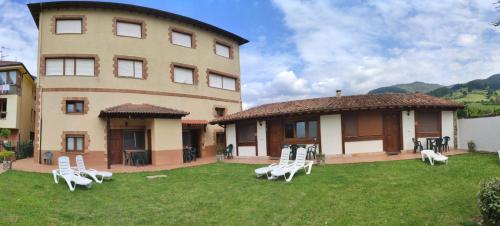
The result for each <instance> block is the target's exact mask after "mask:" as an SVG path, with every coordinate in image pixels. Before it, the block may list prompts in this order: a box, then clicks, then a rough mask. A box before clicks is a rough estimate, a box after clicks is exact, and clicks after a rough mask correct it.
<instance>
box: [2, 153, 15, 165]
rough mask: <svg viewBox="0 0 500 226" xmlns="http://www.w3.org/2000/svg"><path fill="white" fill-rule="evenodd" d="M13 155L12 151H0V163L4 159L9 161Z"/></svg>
mask: <svg viewBox="0 0 500 226" xmlns="http://www.w3.org/2000/svg"><path fill="white" fill-rule="evenodd" d="M14 155H15V153H14V152H13V151H0V161H2V162H3V160H5V159H10V158H12V157H14Z"/></svg>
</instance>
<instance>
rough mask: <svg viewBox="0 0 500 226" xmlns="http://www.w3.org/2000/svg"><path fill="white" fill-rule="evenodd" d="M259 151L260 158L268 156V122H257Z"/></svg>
mask: <svg viewBox="0 0 500 226" xmlns="http://www.w3.org/2000/svg"><path fill="white" fill-rule="evenodd" d="M257 151H258V154H259V156H267V133H266V121H260V123H259V121H257Z"/></svg>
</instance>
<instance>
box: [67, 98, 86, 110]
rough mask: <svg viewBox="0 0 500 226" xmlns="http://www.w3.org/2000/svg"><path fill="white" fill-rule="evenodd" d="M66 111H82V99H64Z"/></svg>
mask: <svg viewBox="0 0 500 226" xmlns="http://www.w3.org/2000/svg"><path fill="white" fill-rule="evenodd" d="M66 113H83V101H81V100H68V101H66Z"/></svg>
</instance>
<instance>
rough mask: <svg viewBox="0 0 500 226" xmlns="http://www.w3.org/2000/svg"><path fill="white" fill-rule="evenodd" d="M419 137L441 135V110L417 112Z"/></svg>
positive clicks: (416, 124)
mask: <svg viewBox="0 0 500 226" xmlns="http://www.w3.org/2000/svg"><path fill="white" fill-rule="evenodd" d="M415 126H416V131H417V137H438V136H440V135H441V114H440V112H439V111H417V112H415Z"/></svg>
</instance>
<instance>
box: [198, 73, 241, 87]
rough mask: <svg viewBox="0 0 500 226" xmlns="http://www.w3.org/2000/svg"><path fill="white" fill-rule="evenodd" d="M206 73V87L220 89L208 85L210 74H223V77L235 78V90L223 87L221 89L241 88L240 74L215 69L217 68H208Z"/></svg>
mask: <svg viewBox="0 0 500 226" xmlns="http://www.w3.org/2000/svg"><path fill="white" fill-rule="evenodd" d="M206 74H207V75H206V80H207V87H209V88H214V89H221V88H217V87H212V86H210V81H209V79H210V74H216V75H221V76H224V77H229V78H234V79H235V80H236V90H229V89H223V90H227V91H233V92H239V91H240V88H241V87H240V76H238V75H233V74H229V73H226V72H222V71H217V70H214V69H210V68H208V69H207V73H206Z"/></svg>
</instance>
